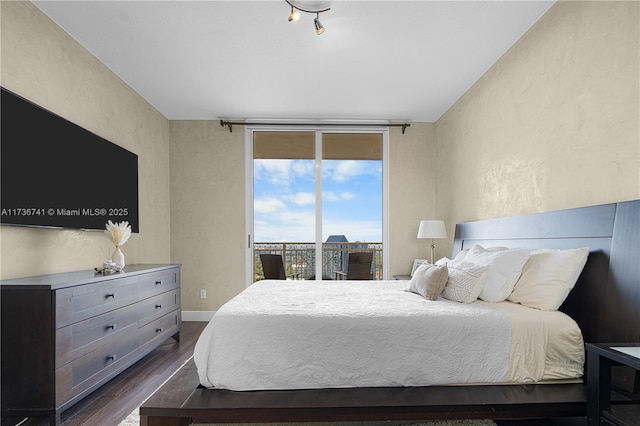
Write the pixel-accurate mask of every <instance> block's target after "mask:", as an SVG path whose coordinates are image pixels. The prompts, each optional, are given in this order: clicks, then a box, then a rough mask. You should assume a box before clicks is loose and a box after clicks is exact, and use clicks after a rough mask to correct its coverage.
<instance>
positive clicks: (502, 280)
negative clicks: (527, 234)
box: [464, 245, 529, 302]
mask: <svg viewBox="0 0 640 426" xmlns="http://www.w3.org/2000/svg"><path fill="white" fill-rule="evenodd" d="M528 259H529V250H523V249H511V250H503V249H502V247H500V248H497V249H495V248H492V249H485V248H484V247H482V246H479V245H475V246H473V247H471V250H469V253H467V255H466V256H465V258H464V260H465V262H472V263H475V264H477V265H483V266H489V267H490V268H489V274H488V276H487V281H486V282H485V284H484V287H483V288H482V292H480V296H479V297H480V299H482V300H484V301H485V302H503V301H505V300H507V297H509V295H510V294H511V291H512V290H513V287H514V286H515V285H516V282H517V281H518V278H519V277H520V274H521V273H522V268H523V267H524V264H525V263H526V262H527V260H528Z"/></svg>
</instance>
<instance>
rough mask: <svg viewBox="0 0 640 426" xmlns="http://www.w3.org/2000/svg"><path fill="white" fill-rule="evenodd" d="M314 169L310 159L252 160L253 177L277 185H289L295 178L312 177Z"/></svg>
mask: <svg viewBox="0 0 640 426" xmlns="http://www.w3.org/2000/svg"><path fill="white" fill-rule="evenodd" d="M314 170H315V167H314V162H313V161H310V160H277V159H255V160H253V178H254V179H255V180H258V181H267V182H269V183H270V184H272V185H278V186H289V185H290V184H291V182H292V181H293V180H294V179H296V178H300V177H305V176H310V177H313V175H314Z"/></svg>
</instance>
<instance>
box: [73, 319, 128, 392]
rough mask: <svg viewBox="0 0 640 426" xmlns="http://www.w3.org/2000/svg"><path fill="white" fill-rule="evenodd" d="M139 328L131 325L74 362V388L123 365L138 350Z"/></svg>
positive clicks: (104, 340)
mask: <svg viewBox="0 0 640 426" xmlns="http://www.w3.org/2000/svg"><path fill="white" fill-rule="evenodd" d="M137 335H138V327H137V325H135V324H134V325H131V326H129V327H127V328H125V329H123V330H122V331H121V332H119V333H116V334H114V335H112V336H109V337H107V338H105V339H103V340H102V342H103V345H101V346H100V347H98V348H97V349H95V350H94V351H92V352H90V353H88V354H86V355H84V356H82V357H80V358H78V359H75V360H73V361H72V365H73V366H72V374H73V376H72V377H73V380H72V386H73V387H75V386H78V385H79V384H81V383H82V382H84V381H86V380H89V379H91V378H92V377H93V376H95V375H99V374H101V373H102V374H103V375H104V374H106V370H112V369H115V368H117V366H119V365H120V364H122V362H123V360H124V359H125V357H126V356H127V355H128V354H130V353H132V352H135V351H136V350H137V349H138V339H137Z"/></svg>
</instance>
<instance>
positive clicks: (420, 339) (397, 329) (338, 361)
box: [194, 280, 584, 391]
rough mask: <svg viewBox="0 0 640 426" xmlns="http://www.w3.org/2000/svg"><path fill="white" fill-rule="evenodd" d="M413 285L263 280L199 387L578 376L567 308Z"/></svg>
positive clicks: (577, 343)
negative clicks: (424, 290)
mask: <svg viewBox="0 0 640 426" xmlns="http://www.w3.org/2000/svg"><path fill="white" fill-rule="evenodd" d="M408 288H409V281H375V282H372V281H350V282H345V281H284V282H283V281H278V280H265V281H259V282H257V283H255V284H253V285H252V286H250V287H249V288H247V289H246V290H245V291H243V292H242V294H240V295H238V296H237V297H235V298H234V299H233V300H231V301H230V302H229V303H227V304H225V305H224V306H223V307H222V308H221V309H220V310H219V311H218V312H217V313H216V315H215V317H214V318H213V319H212V320H211V321H210V322H209V324H208V325H207V328H205V330H204V331H203V333H202V335H201V336H200V339H199V340H198V343H197V345H196V347H195V354H194V360H195V364H196V366H197V367H198V370H199V373H200V383H201V384H202V385H204V386H206V387H208V388H217V389H228V390H234V391H247V390H250V391H259V390H276V389H318V388H348V387H390V386H432V385H451V384H478V383H535V382H540V381H546V380H552V379H558V378H560V379H579V378H581V377H582V373H583V364H584V342H583V340H582V334H581V332H580V329H579V327H578V326H577V324H576V323H575V321H573V320H572V319H571V318H570V317H569V316H568V315H566V314H564V313H562V312H559V311H541V310H538V309H532V308H529V307H526V306H523V305H520V304H516V303H512V302H508V301H505V302H501V303H489V302H483V301H481V300H478V301H476V302H473V303H459V302H456V301H451V300H448V299H445V298H443V297H438V298H437V299H436V300H429V299H426V298H424V297H422V296H420V295H419V294H416V293H413V292H410V291H407V289H408Z"/></svg>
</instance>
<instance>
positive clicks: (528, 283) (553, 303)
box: [509, 247, 589, 311]
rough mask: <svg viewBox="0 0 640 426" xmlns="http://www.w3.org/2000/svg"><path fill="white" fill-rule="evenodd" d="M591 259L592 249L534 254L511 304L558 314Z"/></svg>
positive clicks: (526, 266) (516, 287) (548, 251)
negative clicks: (588, 259)
mask: <svg viewBox="0 0 640 426" xmlns="http://www.w3.org/2000/svg"><path fill="white" fill-rule="evenodd" d="M588 256H589V247H582V248H578V249H568V250H549V249H538V250H531V257H530V258H529V260H528V261H527V263H526V264H525V265H524V268H523V270H522V275H521V276H520V279H519V280H518V282H517V283H516V285H515V287H514V289H513V292H512V293H511V295H510V296H509V300H510V301H512V302H515V303H520V304H522V305H525V306H528V307H530V308H536V309H541V310H543V311H555V310H557V309H558V308H559V307H560V305H562V302H564V300H565V299H566V298H567V296H568V295H569V292H570V291H571V289H572V288H573V287H574V286H575V284H576V281H578V277H579V276H580V273H581V272H582V269H583V268H584V265H585V264H586V263H587V257H588Z"/></svg>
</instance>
